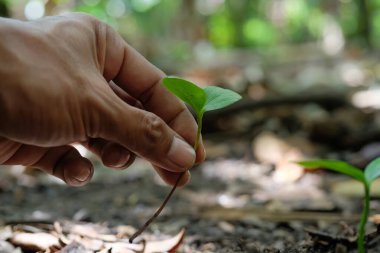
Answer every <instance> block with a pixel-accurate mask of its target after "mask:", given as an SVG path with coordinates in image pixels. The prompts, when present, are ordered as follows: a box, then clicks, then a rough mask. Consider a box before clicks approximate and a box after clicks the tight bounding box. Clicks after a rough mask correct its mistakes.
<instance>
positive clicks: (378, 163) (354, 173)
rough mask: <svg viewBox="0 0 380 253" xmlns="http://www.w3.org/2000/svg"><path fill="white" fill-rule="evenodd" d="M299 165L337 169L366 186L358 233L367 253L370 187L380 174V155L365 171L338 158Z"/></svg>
mask: <svg viewBox="0 0 380 253" xmlns="http://www.w3.org/2000/svg"><path fill="white" fill-rule="evenodd" d="M298 164H299V165H301V166H303V167H305V168H310V169H316V168H322V169H328V170H332V171H336V172H339V173H342V174H345V175H348V176H350V177H352V178H354V179H356V180H358V181H359V182H361V183H362V184H363V187H364V208H363V211H362V215H361V220H360V224H359V234H358V251H359V253H365V252H366V251H365V226H366V224H367V220H368V215H369V208H370V189H371V184H372V182H373V181H374V180H375V179H376V178H378V177H379V176H380V157H378V158H376V159H375V160H373V161H372V162H371V163H369V164H368V165H367V166H366V167H365V169H364V171H362V170H360V169H358V168H356V167H354V166H352V165H350V164H348V163H346V162H343V161H337V160H314V161H302V162H298Z"/></svg>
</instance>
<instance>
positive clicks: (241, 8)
mask: <svg viewBox="0 0 380 253" xmlns="http://www.w3.org/2000/svg"><path fill="white" fill-rule="evenodd" d="M28 1H37V0H24V1H19V0H18V1H15V2H19V3H22V2H23V3H25V2H28ZM11 2H12V1H7V0H0V12H2V13H1V14H2V15H5V14H4V13H6V12H5V11H4V9H6V8H5V7H6V5H9V4H12V3H11ZM45 2H47V3H49V2H54V4H55V5H60V4H63V3H65V4H67V3H68V2H70V3H71V4H70V5H68V6H70V7H69V9H70V10H73V11H81V12H86V13H89V14H91V15H93V16H96V17H98V18H99V19H101V20H103V21H105V22H107V23H108V24H110V25H111V26H113V27H114V28H116V29H118V30H119V32H120V33H121V34H123V35H125V37H126V38H130V39H131V40H132V41H133V40H136V41H139V43H148V42H149V41H150V40H158V41H162V40H165V37H171V39H172V41H163V42H164V43H167V45H170V46H173V47H171V49H172V50H173V53H174V54H178V57H179V58H181V57H186V56H184V55H183V53H184V52H185V51H186V49H187V48H188V47H189V46H191V45H192V44H193V42H196V41H209V42H211V44H212V45H213V46H214V47H216V48H236V47H238V48H244V47H250V48H259V49H260V48H267V47H272V46H275V45H279V44H286V43H304V42H308V41H316V40H320V39H321V37H322V36H323V34H324V29H325V27H326V26H328V25H329V24H331V22H334V23H335V24H337V25H338V26H339V27H340V28H341V31H342V34H343V35H344V36H345V38H346V39H347V40H348V41H349V42H350V43H354V44H355V45H357V46H361V47H362V46H363V47H364V46H370V45H369V44H372V46H374V47H379V46H380V42H379V41H380V0H308V1H305V0H178V1H177V0H49V1H45ZM2 6H4V7H2Z"/></svg>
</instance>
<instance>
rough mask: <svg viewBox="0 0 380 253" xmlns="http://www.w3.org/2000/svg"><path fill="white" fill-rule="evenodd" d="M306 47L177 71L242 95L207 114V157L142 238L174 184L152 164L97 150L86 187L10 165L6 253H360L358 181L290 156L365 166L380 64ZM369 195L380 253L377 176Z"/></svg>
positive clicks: (373, 239) (377, 150)
mask: <svg viewBox="0 0 380 253" xmlns="http://www.w3.org/2000/svg"><path fill="white" fill-rule="evenodd" d="M299 51H300V49H299V48H297V51H296V53H294V52H293V53H292V54H291V55H293V56H294V57H293V58H295V59H293V60H295V61H297V62H293V63H287V62H283V63H278V64H277V65H274V64H271V65H268V64H267V63H265V62H261V63H257V62H256V63H252V61H251V59H249V60H248V62H245V61H244V55H242V57H240V56H239V57H237V59H238V61H237V62H233V60H231V57H229V61H230V62H231V63H230V65H228V66H223V67H215V68H214V69H213V70H207V71H205V70H199V69H198V70H192V71H188V72H187V73H181V74H180V75H181V76H185V77H187V78H192V79H195V80H201V79H202V78H203V79H202V80H204V81H205V82H207V83H222V84H223V85H224V86H225V87H228V88H235V89H236V90H238V91H239V92H241V93H242V94H243V95H244V98H245V99H244V100H243V101H242V102H241V103H239V104H237V105H236V106H232V107H231V108H228V109H227V110H222V111H219V112H215V113H210V114H208V115H206V116H205V122H204V140H205V145H206V150H207V154H208V156H207V157H208V158H207V160H206V162H204V163H203V164H201V165H199V166H198V167H196V168H193V169H191V171H192V180H191V182H190V183H189V184H188V185H187V186H186V187H184V188H182V189H178V190H177V192H175V194H174V196H173V198H172V199H171V201H170V202H169V204H168V205H167V207H166V208H165V210H164V211H163V213H162V215H161V216H160V217H159V218H158V219H157V220H156V221H155V222H154V223H153V224H152V225H151V226H150V227H149V228H148V229H147V230H146V232H144V233H143V234H142V235H141V236H140V237H139V238H137V239H136V242H134V244H129V243H128V242H127V240H128V237H130V236H131V235H132V233H133V232H134V231H136V229H137V228H139V226H141V225H142V224H143V223H144V222H145V221H146V220H147V219H148V218H149V217H150V215H152V214H153V213H154V211H155V210H156V209H157V207H159V206H160V204H161V202H162V201H163V200H164V198H165V196H166V195H167V193H168V192H169V190H170V188H169V187H168V186H165V185H163V183H162V182H161V181H160V179H158V177H157V176H156V175H155V173H154V172H153V170H152V169H151V167H150V165H149V164H147V163H145V162H144V161H141V160H137V161H136V162H135V164H134V165H133V166H132V167H131V168H128V169H127V170H126V171H113V170H109V169H106V168H104V167H103V166H102V165H101V164H100V163H99V162H98V161H97V160H96V159H95V158H94V157H93V156H92V155H89V156H90V158H91V159H92V160H93V161H94V163H95V166H96V173H95V175H94V180H93V181H92V182H91V183H90V184H88V185H87V186H84V187H81V188H70V187H67V186H65V185H63V184H62V183H60V182H59V181H57V180H55V179H53V178H51V177H49V176H47V175H44V174H41V173H35V172H32V171H30V170H27V171H24V170H23V169H22V168H20V167H15V168H13V169H7V168H4V169H3V168H2V169H1V170H0V203H1V205H0V252H1V253H3V252H4V253H8V252H36V251H41V252H58V251H61V252H77V253H80V252H114V253H115V252H127V253H128V252H132V253H133V252H145V253H147V252H174V251H175V250H177V252H183V253H189V252H202V253H203V252H220V253H227V252H252V253H255V252H257V253H259V252H267V253H277V252H281V253H303V252H305V253H306V252H307V253H353V252H356V242H355V240H356V236H357V225H358V223H359V219H360V212H361V208H362V196H363V191H362V187H361V185H360V184H359V183H357V182H355V181H353V180H351V179H350V178H348V177H346V176H343V175H337V174H334V173H329V172H325V171H321V170H319V171H313V172H311V171H305V170H304V169H303V168H301V167H299V166H297V165H296V164H294V163H292V161H297V160H303V159H310V158H324V159H340V160H344V161H347V162H349V163H351V164H353V165H355V166H358V167H360V168H363V167H364V166H365V165H366V164H368V162H370V161H371V160H372V159H373V158H375V157H377V156H380V130H379V129H380V120H379V119H380V114H379V111H378V108H380V105H379V103H377V104H376V103H374V102H376V101H377V100H378V99H377V100H376V99H375V100H373V99H372V100H371V99H370V98H371V97H373V95H376V94H378V93H376V89H375V88H376V87H375V88H372V89H371V85H372V84H376V83H377V82H378V80H379V79H380V78H379V76H380V74H379V72H380V71H379V69H380V68H379V65H378V64H377V60H376V59H374V58H375V57H372V56H368V57H362V56H359V57H358V56H357V54H353V53H351V54H346V55H344V56H342V57H341V58H320V57H319V55H320V54H317V53H316V54H315V55H316V56H315V57H314V56H313V55H310V53H309V54H308V57H309V58H308V59H307V61H304V60H302V59H297V57H301V56H303V54H302V53H299ZM313 57H314V58H315V59H314V60H313V59H312V58H313ZM272 58H273V57H272ZM272 61H273V59H272ZM215 62H220V61H215ZM200 68H203V67H202V66H201V67H200ZM338 77H339V78H338ZM236 83H240V84H241V83H243V84H244V85H243V86H234V84H236ZM375 86H376V85H375ZM363 91H365V92H367V93H360V92H363ZM370 91H374V92H375V93H373V94H372V95H371V94H370V93H368V92H370ZM372 190H373V191H372V199H371V211H370V221H369V222H368V226H367V234H368V240H367V242H368V253H379V252H380V226H379V225H378V224H379V223H380V221H379V220H380V218H379V214H380V181H376V182H375V183H374V185H373V189H372ZM33 235H35V236H33Z"/></svg>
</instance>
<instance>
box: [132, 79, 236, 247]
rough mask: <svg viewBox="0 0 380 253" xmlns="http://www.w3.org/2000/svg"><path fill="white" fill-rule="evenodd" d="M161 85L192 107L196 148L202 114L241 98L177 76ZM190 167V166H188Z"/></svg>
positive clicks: (200, 130)
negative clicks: (196, 125) (196, 127)
mask: <svg viewBox="0 0 380 253" xmlns="http://www.w3.org/2000/svg"><path fill="white" fill-rule="evenodd" d="M163 85H164V86H165V87H166V88H167V89H168V90H169V91H170V92H171V93H173V94H174V95H175V96H177V97H178V98H180V99H181V100H182V101H183V102H185V103H186V104H188V105H189V106H191V108H192V109H193V111H194V113H195V116H196V120H197V123H198V129H197V135H196V140H195V143H194V146H193V148H194V149H195V150H197V148H198V145H199V141H200V136H201V132H202V120H203V115H204V113H205V112H207V111H213V110H217V109H221V108H223V107H226V106H229V105H231V104H233V103H235V102H236V101H238V100H240V99H241V96H240V95H239V94H237V93H236V92H234V91H231V90H228V89H223V88H220V87H216V86H207V87H206V88H204V89H202V88H200V87H198V86H197V85H195V84H193V83H192V82H189V81H186V80H184V79H181V78H178V77H165V78H164V79H163ZM189 169H190V168H189ZM184 174H185V172H182V173H181V174H180V175H179V177H178V178H177V181H176V183H175V184H174V186H173V188H172V189H171V191H170V192H169V194H168V196H167V197H166V198H165V200H164V201H163V203H162V205H161V206H160V207H159V208H158V209H157V211H156V212H155V213H154V214H153V216H152V217H151V218H150V219H149V220H148V221H147V222H146V223H145V224H144V225H143V226H142V227H141V228H140V229H139V230H138V231H137V232H136V233H135V234H134V235H132V236H131V238H130V239H129V242H131V243H132V242H133V240H134V239H135V238H136V237H137V236H139V235H140V234H141V233H142V232H144V230H145V229H146V228H147V227H148V226H149V225H150V224H151V223H152V222H153V221H154V219H155V218H156V217H157V216H158V215H159V214H160V213H161V211H162V210H163V209H164V207H165V205H166V204H167V202H168V201H169V199H170V197H171V196H172V195H173V193H174V191H175V189H176V188H177V186H178V183H179V182H180V180H181V178H182V177H183V175H184Z"/></svg>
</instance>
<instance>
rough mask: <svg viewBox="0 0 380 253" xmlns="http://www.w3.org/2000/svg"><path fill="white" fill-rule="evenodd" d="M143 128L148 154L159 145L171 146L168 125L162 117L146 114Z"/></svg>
mask: <svg viewBox="0 0 380 253" xmlns="http://www.w3.org/2000/svg"><path fill="white" fill-rule="evenodd" d="M141 126H142V136H143V137H144V139H145V143H146V145H147V148H148V150H149V151H148V152H151V151H152V150H155V149H157V145H160V146H162V145H163V146H169V144H170V138H169V135H168V134H167V129H166V124H165V122H164V121H163V120H162V119H161V118H160V117H158V116H156V115H154V114H153V113H146V114H145V115H144V117H143V120H142V125H141ZM157 150H159V149H157Z"/></svg>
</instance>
